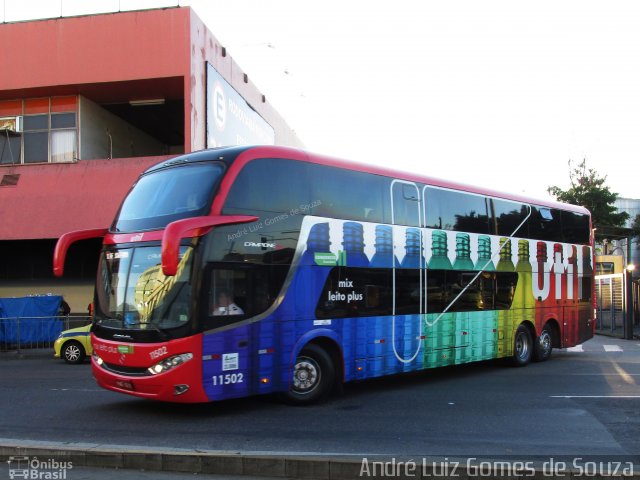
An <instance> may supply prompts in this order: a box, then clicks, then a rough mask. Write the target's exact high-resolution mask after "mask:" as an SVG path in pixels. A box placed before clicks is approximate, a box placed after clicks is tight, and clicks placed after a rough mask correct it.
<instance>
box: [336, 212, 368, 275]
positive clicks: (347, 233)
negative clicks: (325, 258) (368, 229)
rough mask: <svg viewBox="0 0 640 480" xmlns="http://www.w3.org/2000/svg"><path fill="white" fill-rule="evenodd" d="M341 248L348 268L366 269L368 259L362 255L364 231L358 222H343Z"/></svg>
mask: <svg viewBox="0 0 640 480" xmlns="http://www.w3.org/2000/svg"><path fill="white" fill-rule="evenodd" d="M342 234H343V238H342V246H343V248H344V251H345V253H346V257H347V258H346V262H347V266H349V267H368V266H369V258H368V257H367V256H366V255H365V253H364V229H363V228H362V224H361V223H358V222H344V225H343V226H342Z"/></svg>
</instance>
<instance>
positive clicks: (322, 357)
mask: <svg viewBox="0 0 640 480" xmlns="http://www.w3.org/2000/svg"><path fill="white" fill-rule="evenodd" d="M334 377H335V367H334V365H333V362H332V360H331V357H330V356H329V354H328V353H327V352H326V351H325V350H324V349H322V348H321V347H319V346H318V345H313V344H310V345H307V346H306V347H304V349H302V351H301V352H300V354H299V355H298V357H297V358H296V361H295V364H294V365H293V376H292V379H291V387H290V389H289V392H288V394H287V398H288V400H289V401H290V402H291V403H294V404H296V405H308V404H311V403H314V402H318V401H321V400H325V399H326V398H327V396H328V395H329V393H330V392H331V387H332V385H333V382H334Z"/></svg>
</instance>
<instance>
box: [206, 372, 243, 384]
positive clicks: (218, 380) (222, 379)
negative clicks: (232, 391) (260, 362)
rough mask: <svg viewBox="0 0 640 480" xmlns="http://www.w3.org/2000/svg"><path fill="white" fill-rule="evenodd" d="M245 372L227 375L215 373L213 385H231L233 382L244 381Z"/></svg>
mask: <svg viewBox="0 0 640 480" xmlns="http://www.w3.org/2000/svg"><path fill="white" fill-rule="evenodd" d="M243 377H244V374H242V373H227V374H226V375H214V376H213V386H214V387H215V386H217V385H230V384H232V383H242V382H243Z"/></svg>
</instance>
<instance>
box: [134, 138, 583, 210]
mask: <svg viewBox="0 0 640 480" xmlns="http://www.w3.org/2000/svg"><path fill="white" fill-rule="evenodd" d="M257 158H284V159H291V160H298V161H302V162H309V163H315V164H319V165H327V166H333V167H337V168H343V169H347V170H354V171H358V172H364V173H370V174H373V175H382V176H385V177H391V178H396V179H398V180H406V181H411V182H416V183H422V184H426V185H431V186H435V187H442V188H450V189H454V190H460V191H464V192H469V193H476V194H480V195H487V196H491V197H495V198H501V199H504V200H512V201H516V202H521V203H526V204H531V205H536V206H541V207H548V208H557V209H561V210H568V211H572V212H576V213H582V214H589V211H588V210H587V209H586V208H584V207H581V206H577V205H571V204H568V203H561V202H556V201H553V200H546V199H540V198H534V197H527V196H523V195H518V194H513V193H507V192H503V191H497V190H492V189H488V188H483V187H480V186H476V185H468V184H464V183H459V182H455V181H452V180H444V179H440V178H436V177H430V176H427V175H421V174H417V173H410V172H405V171H401V170H394V169H391V168H385V167H380V166H376V165H370V164H366V163H361V162H355V161H350V160H342V159H339V158H335V157H331V156H327V155H322V154H317V153H313V152H309V151H306V150H301V149H298V148H291V147H281V146H271V145H269V146H236V147H218V148H212V149H208V150H201V151H198V152H193V153H188V154H185V155H181V156H179V157H176V158H173V159H170V160H167V161H164V162H161V163H159V164H157V165H155V166H153V167H151V168H149V169H147V170H146V171H145V173H148V172H151V171H155V170H158V169H162V168H165V167H170V166H175V165H179V164H188V163H193V162H203V161H211V160H220V161H224V162H225V163H227V165H229V171H228V173H227V175H226V176H225V179H224V180H223V182H222V185H221V186H220V193H222V194H223V195H221V198H222V199H224V198H226V194H227V193H228V190H229V189H230V188H231V185H232V184H233V181H234V180H235V177H236V176H237V175H238V173H239V172H240V170H241V169H242V167H243V166H244V165H245V164H247V163H248V162H250V161H251V160H254V159H257ZM220 207H221V205H220ZM214 210H215V208H214Z"/></svg>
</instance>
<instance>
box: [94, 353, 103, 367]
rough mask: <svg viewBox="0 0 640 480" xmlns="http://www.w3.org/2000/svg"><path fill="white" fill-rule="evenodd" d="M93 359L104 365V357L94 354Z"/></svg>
mask: <svg viewBox="0 0 640 480" xmlns="http://www.w3.org/2000/svg"><path fill="white" fill-rule="evenodd" d="M93 360H94V361H95V362H96V363H97V364H98V365H102V364H103V363H104V360H102V358H100V357H99V356H98V355H97V354H95V353H94V354H93Z"/></svg>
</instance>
